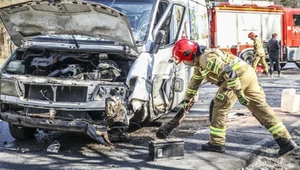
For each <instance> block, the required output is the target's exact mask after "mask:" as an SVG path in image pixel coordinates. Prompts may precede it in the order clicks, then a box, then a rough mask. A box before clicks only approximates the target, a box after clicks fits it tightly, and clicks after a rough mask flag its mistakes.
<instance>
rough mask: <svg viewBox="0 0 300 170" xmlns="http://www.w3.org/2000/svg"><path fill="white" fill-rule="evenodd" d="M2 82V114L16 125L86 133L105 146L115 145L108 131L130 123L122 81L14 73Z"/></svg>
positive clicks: (0, 90)
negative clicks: (64, 78)
mask: <svg viewBox="0 0 300 170" xmlns="http://www.w3.org/2000/svg"><path fill="white" fill-rule="evenodd" d="M0 83H1V87H2V88H1V89H0V93H1V94H0V99H1V113H0V117H1V118H2V119H3V120H4V121H7V122H10V123H12V124H15V125H19V126H26V127H32V128H40V129H49V130H59V131H70V132H82V133H86V134H88V135H89V136H91V137H92V138H93V139H95V140H97V141H98V142H100V143H102V144H105V145H111V142H110V140H109V139H108V132H107V131H109V132H110V131H111V129H116V128H118V129H122V130H123V132H124V131H126V128H127V127H128V126H129V116H128V110H127V105H126V96H127V86H126V85H125V84H124V83H122V82H101V81H78V80H63V79H56V78H55V79H54V78H51V79H47V78H42V77H33V76H14V77H6V79H1V81H0ZM4 87H5V88H6V91H4ZM4 92H5V93H4ZM12 92H14V93H12ZM122 130H119V131H121V132H120V133H122Z"/></svg>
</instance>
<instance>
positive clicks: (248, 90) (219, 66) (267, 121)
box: [156, 39, 296, 155]
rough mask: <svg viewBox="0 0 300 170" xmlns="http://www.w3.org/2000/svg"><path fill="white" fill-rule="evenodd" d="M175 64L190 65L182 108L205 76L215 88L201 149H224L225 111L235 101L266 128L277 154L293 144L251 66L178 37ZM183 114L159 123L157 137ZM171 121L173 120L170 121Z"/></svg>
mask: <svg viewBox="0 0 300 170" xmlns="http://www.w3.org/2000/svg"><path fill="white" fill-rule="evenodd" d="M173 58H174V59H175V60H176V61H177V62H176V63H177V64H178V63H180V62H183V63H184V64H189V65H192V66H194V74H193V76H192V77H191V79H190V82H189V84H188V88H187V90H186V96H185V100H184V101H183V102H184V104H183V108H185V107H187V106H188V108H189V104H188V103H189V102H188V101H191V100H192V99H193V97H194V96H195V94H196V93H197V91H198V88H199V86H200V84H201V82H202V81H203V80H204V79H205V80H207V81H208V82H211V83H213V84H215V85H217V86H219V89H218V91H217V93H216V95H215V98H214V99H213V101H214V102H213V106H212V120H211V125H210V139H209V142H208V143H207V144H204V145H202V149H203V150H207V151H215V152H224V151H225V136H226V121H227V114H228V112H229V111H230V110H231V108H232V107H233V105H234V104H235V102H236V101H237V100H239V102H240V103H241V104H242V105H245V106H246V107H247V108H248V109H249V110H250V111H251V112H252V113H253V115H254V116H255V117H256V118H257V119H258V121H259V122H260V123H261V124H262V125H264V126H265V128H267V129H268V130H269V132H270V133H271V134H272V135H273V137H274V138H275V140H276V142H277V144H278V145H279V146H280V150H279V152H278V153H279V155H283V154H285V153H287V152H289V151H291V150H293V149H294V148H295V147H296V144H295V142H294V141H293V140H292V139H291V136H290V134H289V132H288V131H287V129H286V127H285V126H284V124H283V123H282V122H281V120H280V119H279V118H278V116H277V115H276V113H275V112H274V111H273V110H272V109H271V107H270V106H269V105H268V104H267V103H266V97H265V94H264V91H263V89H262V88H261V86H260V85H259V83H258V80H257V76H256V73H255V71H254V70H253V68H252V67H251V66H250V65H248V64H247V63H245V62H244V61H243V60H241V59H240V58H238V57H236V56H235V55H233V54H230V53H226V52H224V51H222V50H219V49H206V48H205V47H203V46H199V45H198V44H197V43H195V42H193V41H190V40H188V39H181V40H179V41H178V42H177V43H176V44H175V46H174V48H173ZM182 117H183V116H181V117H180V116H178V115H177V116H176V117H174V118H173V119H177V120H178V121H177V122H176V123H174V120H172V121H170V122H171V123H169V122H168V123H166V124H163V125H162V126H161V127H160V128H159V130H158V131H157V132H156V136H157V137H158V138H166V137H167V135H169V134H170V132H171V131H172V130H173V129H174V128H175V127H176V126H178V125H179V124H180V122H181V121H182ZM172 122H173V123H172Z"/></svg>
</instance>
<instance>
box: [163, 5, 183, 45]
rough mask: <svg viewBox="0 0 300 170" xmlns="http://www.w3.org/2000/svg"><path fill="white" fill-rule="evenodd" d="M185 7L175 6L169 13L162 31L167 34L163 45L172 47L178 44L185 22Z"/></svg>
mask: <svg viewBox="0 0 300 170" xmlns="http://www.w3.org/2000/svg"><path fill="white" fill-rule="evenodd" d="M183 14H184V7H183V6H180V5H173V8H172V10H170V12H169V13H168V17H167V19H166V20H165V22H164V24H163V25H162V27H161V29H160V30H164V31H165V33H166V36H165V40H164V42H163V43H162V46H164V45H171V44H173V43H175V42H176V40H177V37H178V34H179V31H180V28H181V25H182V20H183Z"/></svg>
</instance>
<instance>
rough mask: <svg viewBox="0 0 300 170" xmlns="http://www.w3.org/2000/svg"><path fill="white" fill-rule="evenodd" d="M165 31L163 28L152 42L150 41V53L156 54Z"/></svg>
mask: <svg viewBox="0 0 300 170" xmlns="http://www.w3.org/2000/svg"><path fill="white" fill-rule="evenodd" d="M165 34H166V33H165V31H163V30H160V31H159V32H158V33H157V35H156V37H155V39H154V42H152V43H151V47H150V53H151V54H156V53H157V52H158V49H159V47H160V45H161V43H162V41H163V38H164V37H165Z"/></svg>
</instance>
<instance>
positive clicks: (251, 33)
mask: <svg viewBox="0 0 300 170" xmlns="http://www.w3.org/2000/svg"><path fill="white" fill-rule="evenodd" d="M256 36H257V35H256V34H255V33H254V32H250V33H249V34H248V38H255V37H256Z"/></svg>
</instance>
